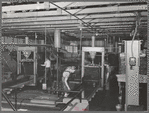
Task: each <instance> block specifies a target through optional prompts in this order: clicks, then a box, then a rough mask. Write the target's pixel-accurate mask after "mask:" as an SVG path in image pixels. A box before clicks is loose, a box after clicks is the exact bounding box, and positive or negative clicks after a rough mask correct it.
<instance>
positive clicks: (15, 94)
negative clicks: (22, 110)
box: [14, 88, 17, 111]
mask: <svg viewBox="0 0 149 113" xmlns="http://www.w3.org/2000/svg"><path fill="white" fill-rule="evenodd" d="M14 90H15V93H14V95H15V109H16V111H17V89H16V88H15V89H14Z"/></svg>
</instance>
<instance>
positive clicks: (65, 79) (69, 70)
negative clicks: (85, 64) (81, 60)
mask: <svg viewBox="0 0 149 113" xmlns="http://www.w3.org/2000/svg"><path fill="white" fill-rule="evenodd" d="M74 72H75V66H69V67H67V68H66V69H65V71H64V72H63V75H62V83H63V88H64V91H70V90H71V89H70V87H69V85H68V78H69V77H70V74H71V73H74ZM67 96H68V93H67V92H65V94H64V97H67Z"/></svg>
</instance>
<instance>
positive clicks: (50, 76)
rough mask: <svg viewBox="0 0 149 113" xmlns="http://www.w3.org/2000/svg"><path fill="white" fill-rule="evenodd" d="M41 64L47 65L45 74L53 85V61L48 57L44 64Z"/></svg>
mask: <svg viewBox="0 0 149 113" xmlns="http://www.w3.org/2000/svg"><path fill="white" fill-rule="evenodd" d="M41 66H45V75H46V78H47V80H48V84H49V86H50V87H51V85H52V72H51V61H50V60H49V59H48V57H47V58H46V59H45V62H44V64H42V65H41Z"/></svg>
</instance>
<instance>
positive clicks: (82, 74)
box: [81, 48, 85, 83]
mask: <svg viewBox="0 0 149 113" xmlns="http://www.w3.org/2000/svg"><path fill="white" fill-rule="evenodd" d="M84 60H85V52H84V51H83V48H82V70H81V83H82V78H83V77H84V65H85V63H84V62H85V61H84Z"/></svg>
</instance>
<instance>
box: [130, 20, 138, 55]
mask: <svg viewBox="0 0 149 113" xmlns="http://www.w3.org/2000/svg"><path fill="white" fill-rule="evenodd" d="M137 28H138V23H137V21H136V28H135V32H134V35H133V38H132V43H131V55H132V57H133V56H134V55H133V42H134V39H135V36H136V33H137Z"/></svg>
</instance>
